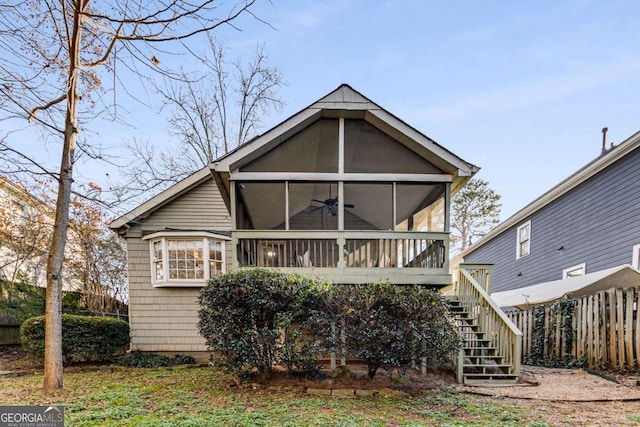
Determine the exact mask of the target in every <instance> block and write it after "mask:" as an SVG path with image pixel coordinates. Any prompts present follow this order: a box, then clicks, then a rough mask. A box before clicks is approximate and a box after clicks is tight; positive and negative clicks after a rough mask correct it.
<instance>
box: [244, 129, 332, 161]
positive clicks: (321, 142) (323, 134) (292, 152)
mask: <svg viewBox="0 0 640 427" xmlns="http://www.w3.org/2000/svg"><path fill="white" fill-rule="evenodd" d="M241 170H242V171H243V172H249V171H250V172H338V120H337V119H320V120H318V121H316V122H314V123H312V124H311V125H309V126H307V127H306V128H304V129H302V130H301V131H300V132H298V133H297V134H295V135H293V136H291V137H290V138H288V139H287V140H286V141H284V142H283V143H281V144H280V145H278V146H277V147H276V148H274V149H273V150H271V151H269V152H267V153H265V154H263V155H262V156H260V157H259V158H258V159H256V160H254V161H253V162H251V163H249V164H247V165H245V166H243V167H241Z"/></svg>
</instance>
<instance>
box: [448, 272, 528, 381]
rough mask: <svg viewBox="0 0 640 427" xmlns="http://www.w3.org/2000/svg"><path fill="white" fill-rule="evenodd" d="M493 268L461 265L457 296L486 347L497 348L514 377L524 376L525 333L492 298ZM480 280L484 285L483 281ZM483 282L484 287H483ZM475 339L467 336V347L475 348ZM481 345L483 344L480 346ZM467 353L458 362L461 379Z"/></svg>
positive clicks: (455, 289) (456, 290)
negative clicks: (523, 333) (475, 324)
mask: <svg viewBox="0 0 640 427" xmlns="http://www.w3.org/2000/svg"><path fill="white" fill-rule="evenodd" d="M490 272H491V269H490V266H489V265H485V266H484V267H483V266H482V265H479V264H461V265H460V273H459V277H458V282H457V283H456V284H455V285H454V291H455V294H456V295H457V297H458V300H459V301H460V305H461V306H463V307H464V308H465V310H466V311H468V312H469V313H471V314H472V316H471V317H472V318H475V320H476V323H477V324H478V325H480V330H481V331H483V332H485V335H484V337H485V338H484V339H488V340H489V342H488V343H485V342H483V343H482V345H486V346H487V347H495V348H496V349H497V350H496V354H497V355H499V356H503V357H504V359H503V361H504V364H508V365H511V368H510V372H509V373H510V374H514V375H519V374H520V363H521V357H522V356H521V355H522V332H520V330H519V329H518V328H517V327H516V326H515V325H514V323H513V322H512V321H511V320H510V319H509V318H508V317H507V315H506V314H505V313H504V312H503V311H502V309H500V307H498V306H497V305H496V303H495V302H494V301H493V300H492V299H491V297H490V296H489V293H488V292H487V290H488V289H489V278H490ZM479 281H480V282H479ZM481 283H482V284H481ZM474 340H476V341H477V340H478V338H475V339H474V338H473V335H472V336H466V342H465V346H466V347H473V346H475V344H476V343H475V342H474ZM478 346H480V345H478ZM461 358H463V353H461V355H460V358H459V360H458V363H457V365H458V366H457V370H458V379H459V380H460V379H461V378H462V369H463V364H464V363H463V360H460V359H461Z"/></svg>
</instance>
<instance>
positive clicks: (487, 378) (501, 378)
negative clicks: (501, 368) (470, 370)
mask: <svg viewBox="0 0 640 427" xmlns="http://www.w3.org/2000/svg"><path fill="white" fill-rule="evenodd" d="M463 379H464V384H483V383H490V384H515V383H516V382H518V375H516V374H464V375H463Z"/></svg>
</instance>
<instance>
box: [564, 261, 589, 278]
mask: <svg viewBox="0 0 640 427" xmlns="http://www.w3.org/2000/svg"><path fill="white" fill-rule="evenodd" d="M576 270H582V274H580V275H579V276H584V275H585V274H587V263H586V262H583V263H582V264H576V265H572V266H571V267H567V268H565V269H564V270H562V278H563V279H569V278H570V277H569V273H571V272H573V271H576ZM574 277H578V276H574Z"/></svg>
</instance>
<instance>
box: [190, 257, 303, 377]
mask: <svg viewBox="0 0 640 427" xmlns="http://www.w3.org/2000/svg"><path fill="white" fill-rule="evenodd" d="M313 295H314V294H313V281H312V280H311V279H309V278H307V277H304V276H298V275H287V274H283V273H279V272H275V271H270V270H264V269H252V270H242V271H237V272H232V273H229V274H226V275H223V276H221V277H219V278H216V279H214V280H212V281H211V282H210V283H209V285H208V286H207V287H206V288H204V289H202V291H201V293H200V311H199V317H200V320H199V323H198V327H199V329H200V333H201V334H202V336H203V337H204V338H205V339H206V342H207V345H208V347H209V349H210V350H211V352H212V353H213V355H214V358H215V360H216V361H217V362H218V363H220V364H221V365H223V366H225V367H227V368H230V369H231V370H233V371H235V372H240V371H241V370H243V369H249V370H251V369H253V368H255V369H257V370H258V372H260V373H262V374H268V373H269V372H271V370H272V368H273V366H274V365H276V364H281V365H283V366H285V367H286V368H287V369H289V370H291V371H305V370H310V369H313V368H315V363H314V360H313V355H312V351H311V347H310V344H309V343H308V342H307V341H306V340H304V339H303V337H302V333H301V331H300V330H299V324H300V322H302V321H304V320H305V319H306V318H307V317H308V316H309V310H310V308H311V306H312V304H313V301H314V299H313Z"/></svg>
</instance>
